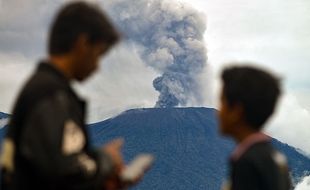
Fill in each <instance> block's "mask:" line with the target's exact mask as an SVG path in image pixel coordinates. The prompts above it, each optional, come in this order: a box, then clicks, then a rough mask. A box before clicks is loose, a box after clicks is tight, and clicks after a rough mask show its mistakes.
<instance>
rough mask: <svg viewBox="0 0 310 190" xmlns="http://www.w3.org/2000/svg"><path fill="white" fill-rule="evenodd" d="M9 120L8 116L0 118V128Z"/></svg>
mask: <svg viewBox="0 0 310 190" xmlns="http://www.w3.org/2000/svg"><path fill="white" fill-rule="evenodd" d="M8 122H9V119H8V118H2V119H0V129H2V128H3V127H4V126H6V125H7V124H8Z"/></svg>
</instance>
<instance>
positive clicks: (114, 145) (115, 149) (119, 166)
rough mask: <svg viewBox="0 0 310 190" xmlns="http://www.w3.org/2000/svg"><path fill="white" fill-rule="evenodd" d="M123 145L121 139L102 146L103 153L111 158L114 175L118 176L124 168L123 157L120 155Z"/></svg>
mask: <svg viewBox="0 0 310 190" xmlns="http://www.w3.org/2000/svg"><path fill="white" fill-rule="evenodd" d="M123 144H124V140H123V139H116V140H113V141H111V142H109V143H108V144H106V145H104V147H103V151H104V152H105V153H106V154H108V155H109V156H110V157H111V159H112V161H113V163H114V165H115V168H116V174H120V172H121V171H122V170H123V168H124V162H123V156H122V154H121V149H122V146H123Z"/></svg>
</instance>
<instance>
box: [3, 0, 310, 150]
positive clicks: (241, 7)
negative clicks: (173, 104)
mask: <svg viewBox="0 0 310 190" xmlns="http://www.w3.org/2000/svg"><path fill="white" fill-rule="evenodd" d="M67 1H68V0H67ZM93 1H94V2H97V3H99V4H100V5H102V3H103V2H108V1H103V0H102V1H101V0H99V1H96V0H93ZM115 1H120V0H115ZM163 1H165V2H166V5H169V7H170V9H174V8H176V9H177V8H178V9H177V10H178V11H182V8H180V7H182V6H184V7H188V6H193V7H194V8H195V9H198V10H199V11H200V12H201V13H203V14H204V15H205V16H206V24H207V31H206V33H205V35H204V36H205V39H204V41H205V45H206V47H207V56H208V62H207V67H206V69H205V70H204V71H203V73H204V74H203V75H202V76H201V83H202V85H203V86H204V87H205V88H204V89H203V90H204V92H203V94H204V97H205V99H204V103H202V105H200V106H206V107H216V105H217V95H218V91H219V86H220V85H219V78H218V75H219V73H220V71H221V70H222V69H223V67H224V66H225V65H226V64H227V63H228V64H229V62H231V61H250V62H255V63H258V65H260V66H262V67H265V68H268V69H271V70H272V71H273V72H274V73H276V74H278V75H279V76H281V77H282V78H283V83H284V88H285V94H284V95H283V97H282V101H281V102H280V106H279V108H278V112H277V114H276V115H275V117H274V118H273V119H272V121H271V122H270V123H269V124H268V127H267V132H268V133H269V134H271V135H272V136H274V137H276V138H278V139H280V140H282V141H284V142H286V143H288V144H290V145H293V146H295V147H298V148H301V149H302V150H303V151H306V152H307V153H309V154H310V130H309V128H310V126H309V123H310V113H309V111H310V77H309V76H310V75H309V74H308V72H309V70H310V63H309V62H310V54H309V53H308V52H307V51H309V49H310V24H309V23H310V14H309V10H310V2H309V1H308V0H284V1H283V0H251V1H248V0H234V1H231V0H178V2H177V1H172V0H169V1H167V0H163ZM63 2H66V0H53V1H52V0H50V1H46V0H23V1H18V0H0V62H1V67H0V89H1V94H0V110H1V111H3V112H7V113H9V112H10V110H11V107H12V104H13V101H14V99H15V96H16V94H17V92H18V89H19V88H20V86H21V85H22V83H23V81H24V80H25V79H26V78H27V77H28V76H29V74H30V73H31V71H32V70H33V69H34V68H35V65H36V63H37V61H38V60H40V59H42V58H44V57H45V42H46V40H45V39H46V35H47V31H48V26H49V24H50V22H51V18H52V16H53V14H54V13H55V10H56V9H57V8H58V7H59V6H60V5H61V4H62V3H63ZM184 2H186V3H185V4H184V5H183V3H184ZM186 4H188V5H186ZM159 75H160V73H159V72H158V71H156V70H154V69H153V68H151V67H149V66H147V65H146V64H145V63H144V60H142V59H141V57H140V56H139V55H138V54H137V52H136V50H132V49H130V48H129V47H127V46H126V45H124V44H120V45H119V46H118V47H117V48H116V49H115V50H114V51H112V52H111V53H110V55H109V56H108V58H107V59H105V60H104V61H103V62H102V64H101V68H100V70H99V71H98V72H97V73H96V74H95V75H94V76H93V77H92V78H91V79H90V80H88V81H86V82H85V83H84V84H82V85H76V86H77V89H78V91H79V92H80V93H81V94H82V95H84V96H85V97H86V98H87V99H88V100H89V102H90V106H89V111H90V112H89V113H90V114H89V121H90V122H94V121H99V120H103V119H105V118H107V117H110V116H113V115H115V114H118V113H120V112H121V111H124V110H126V109H129V108H136V107H153V106H154V104H155V103H156V100H157V97H158V92H156V91H155V90H154V88H153V86H152V81H153V80H154V78H156V77H157V76H159ZM128 79H130V80H128Z"/></svg>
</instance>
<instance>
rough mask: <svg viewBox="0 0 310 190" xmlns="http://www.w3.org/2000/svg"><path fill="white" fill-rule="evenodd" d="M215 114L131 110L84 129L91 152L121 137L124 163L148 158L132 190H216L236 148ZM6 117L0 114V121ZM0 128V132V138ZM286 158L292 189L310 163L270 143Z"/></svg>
mask: <svg viewBox="0 0 310 190" xmlns="http://www.w3.org/2000/svg"><path fill="white" fill-rule="evenodd" d="M216 115H217V111H216V110H215V109H209V108H165V109H163V108H148V109H132V110H128V111H125V112H123V113H122V114H120V115H118V116H116V117H114V118H111V119H107V120H105V121H102V122H98V123H94V124H90V125H89V135H90V137H91V141H92V144H93V146H97V147H98V146H102V145H103V144H104V143H106V142H108V141H110V140H112V139H115V138H118V137H122V138H124V139H125V145H124V148H123V155H124V159H125V161H126V162H129V161H130V160H132V159H133V158H134V157H135V156H136V155H137V154H140V153H151V154H153V155H154V156H155V159H156V160H155V162H154V165H153V166H152V168H151V170H150V171H149V172H148V173H147V174H146V175H145V177H144V178H143V180H142V181H141V183H139V184H138V185H137V186H135V187H133V188H132V189H134V190H142V189H143V190H146V189H147V190H183V189H184V190H185V189H186V190H200V189H201V190H206V189H207V190H219V189H220V187H221V184H222V183H223V181H224V180H225V179H226V178H227V176H228V161H227V160H228V158H229V156H230V154H231V152H232V150H233V149H234V147H235V144H234V142H233V141H232V140H231V139H227V138H224V137H222V136H220V134H219V131H218V121H217V116H216ZM7 117H9V115H6V114H3V113H1V114H0V119H1V118H7ZM4 131H5V128H2V129H0V138H2V136H3V134H4ZM273 144H274V146H275V147H276V148H277V149H278V150H280V151H281V152H282V153H284V154H285V155H286V156H287V158H288V163H289V167H290V171H291V176H292V178H293V181H294V182H295V184H296V183H297V182H299V181H300V180H301V178H302V177H303V176H305V175H309V173H310V159H309V158H308V157H307V156H305V155H303V154H301V153H300V152H299V151H298V150H296V149H295V148H293V147H290V146H289V145H287V144H284V143H282V142H280V141H278V140H276V139H273Z"/></svg>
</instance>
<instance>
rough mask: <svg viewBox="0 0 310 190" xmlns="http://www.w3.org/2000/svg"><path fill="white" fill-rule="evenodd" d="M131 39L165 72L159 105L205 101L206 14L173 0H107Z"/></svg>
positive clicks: (157, 84)
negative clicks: (203, 80) (201, 79)
mask: <svg viewBox="0 0 310 190" xmlns="http://www.w3.org/2000/svg"><path fill="white" fill-rule="evenodd" d="M102 2H103V5H104V8H105V10H107V11H108V13H109V15H110V16H111V18H112V19H113V20H114V22H115V23H116V25H118V27H119V28H120V29H121V31H122V33H123V34H124V35H126V38H128V43H129V44H131V45H132V47H133V48H134V49H138V53H139V55H140V56H141V58H142V59H143V61H144V62H145V63H146V64H147V65H148V66H151V67H152V68H154V69H155V70H156V71H157V72H158V73H160V74H161V76H160V77H158V78H156V79H155V80H154V81H153V86H154V88H155V89H156V90H157V91H158V92H159V93H160V95H159V98H158V101H157V103H156V107H163V108H165V107H175V106H193V105H201V104H202V102H203V96H202V90H201V86H200V85H199V81H198V76H199V75H200V74H201V71H202V70H203V68H204V67H205V65H206V62H207V56H206V48H205V45H204V41H203V34H204V32H205V30H206V21H205V16H204V15H203V14H201V13H199V12H198V11H196V10H195V9H193V8H192V7H189V6H188V5H185V4H181V3H179V2H176V1H173V0H130V1H129V0H108V1H102Z"/></svg>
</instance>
